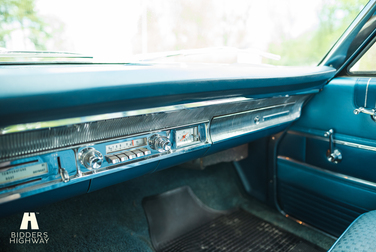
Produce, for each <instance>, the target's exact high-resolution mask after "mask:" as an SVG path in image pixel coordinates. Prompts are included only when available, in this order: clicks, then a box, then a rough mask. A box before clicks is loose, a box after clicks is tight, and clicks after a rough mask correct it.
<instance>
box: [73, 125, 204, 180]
mask: <svg viewBox="0 0 376 252" xmlns="http://www.w3.org/2000/svg"><path fill="white" fill-rule="evenodd" d="M207 131H208V123H199V124H194V125H187V126H184V127H179V128H173V129H166V130H160V131H154V132H151V133H147V134H139V135H136V136H132V137H126V138H123V139H119V140H115V141H109V142H103V143H98V144H94V145H90V147H88V146H86V147H81V148H79V149H78V164H79V169H80V171H81V172H82V173H83V174H88V173H96V172H101V171H104V170H106V169H110V168H112V167H118V166H125V167H124V168H127V167H126V165H128V164H135V163H137V162H139V161H142V160H143V161H145V160H150V161H154V158H158V157H164V156H166V155H171V154H173V153H175V152H179V150H181V149H189V148H192V147H194V146H197V145H202V144H207V143H209V139H208V137H207ZM183 133H184V134H183ZM182 134H183V135H182ZM88 148H91V149H92V151H88V150H87V149H88ZM93 150H95V151H96V152H98V154H95V153H94V151H93ZM99 153H100V154H101V155H102V156H103V158H102V160H99V159H100V157H99ZM83 155H89V156H85V157H82V156H83ZM90 159H91V160H94V161H95V160H97V162H100V163H101V165H100V167H95V166H96V165H97V163H95V162H92V165H91V166H90V164H89V163H88V162H85V161H83V160H90ZM151 159H153V160H151Z"/></svg>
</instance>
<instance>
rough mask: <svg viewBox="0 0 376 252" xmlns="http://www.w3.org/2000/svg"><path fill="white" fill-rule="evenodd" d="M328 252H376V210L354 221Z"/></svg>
mask: <svg viewBox="0 0 376 252" xmlns="http://www.w3.org/2000/svg"><path fill="white" fill-rule="evenodd" d="M328 251H329V252H340V251H341V252H342V251H346V252H348V251H357V252H360V251H376V210H375V211H371V212H368V213H365V214H362V215H361V216H359V217H358V218H357V219H356V220H354V221H353V223H351V225H350V226H349V227H348V228H347V229H346V230H345V232H343V234H342V235H341V236H340V237H339V238H338V239H337V241H336V242H335V243H334V244H333V246H332V247H331V248H330V249H329V250H328Z"/></svg>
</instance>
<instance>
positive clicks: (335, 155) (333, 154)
mask: <svg viewBox="0 0 376 252" xmlns="http://www.w3.org/2000/svg"><path fill="white" fill-rule="evenodd" d="M333 134H334V130H333V129H330V130H328V131H327V132H326V133H325V134H324V136H326V137H329V149H328V150H327V151H326V158H327V159H328V161H329V162H332V163H335V164H338V163H340V162H341V161H342V153H341V152H340V151H339V150H338V149H334V137H333Z"/></svg>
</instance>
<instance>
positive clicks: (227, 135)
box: [210, 96, 307, 143]
mask: <svg viewBox="0 0 376 252" xmlns="http://www.w3.org/2000/svg"><path fill="white" fill-rule="evenodd" d="M306 98H307V97H306V96H300V97H299V96H298V97H295V99H291V100H289V101H285V102H284V103H282V104H276V105H271V106H263V107H261V108H257V109H252V110H248V111H242V112H240V113H233V114H228V115H224V116H218V117H214V118H213V120H212V122H211V125H210V137H211V140H212V141H213V143H217V142H221V141H224V140H227V139H231V138H234V137H238V136H241V135H244V134H248V133H251V132H255V131H259V130H262V129H267V128H270V127H272V126H276V125H280V124H283V123H287V122H292V121H294V120H296V119H297V118H299V117H300V112H301V107H302V105H303V103H304V101H305V100H306Z"/></svg>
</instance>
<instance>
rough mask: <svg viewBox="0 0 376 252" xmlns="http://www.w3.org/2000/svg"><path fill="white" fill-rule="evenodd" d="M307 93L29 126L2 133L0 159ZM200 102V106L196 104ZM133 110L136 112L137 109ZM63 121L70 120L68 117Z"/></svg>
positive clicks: (194, 120)
mask: <svg viewBox="0 0 376 252" xmlns="http://www.w3.org/2000/svg"><path fill="white" fill-rule="evenodd" d="M308 97H309V95H294V96H278V97H271V98H263V99H251V98H231V99H222V100H216V101H210V102H200V103H191V104H186V105H178V106H172V107H170V109H171V110H170V111H168V112H158V113H151V112H155V111H157V110H154V109H150V110H139V111H138V112H137V113H147V114H141V115H133V116H130V115H131V114H132V113H133V112H132V111H131V112H132V113H131V112H124V113H117V116H123V115H128V117H120V118H115V119H107V120H100V121H94V122H88V123H77V124H69V125H66V126H60V127H51V128H50V127H48V128H44V129H42V128H41V129H38V130H31V128H30V130H27V131H25V132H18V133H12V134H5V135H0V160H1V161H8V160H13V159H16V158H21V157H24V156H30V155H35V154H37V153H45V152H46V151H57V150H60V149H64V148H74V147H76V146H79V145H82V144H89V145H90V143H93V142H97V141H107V140H110V139H115V138H119V137H125V136H129V135H133V134H138V133H146V132H150V131H154V130H159V129H167V128H171V127H181V126H183V125H186V124H194V123H199V122H203V121H210V120H212V118H213V117H218V116H223V115H229V114H234V113H241V112H244V111H249V110H260V111H262V110H265V109H264V108H266V107H270V106H275V105H279V106H280V107H281V108H282V106H295V105H289V104H290V103H293V102H297V101H299V102H301V101H304V100H306V99H307V98H308ZM197 105H200V106H201V107H195V106H197ZM159 109H161V108H159ZM163 109H166V107H163ZM176 109H178V110H176ZM133 114H136V112H135V113H133ZM112 115H113V114H112ZM95 119H98V118H95ZM270 121H272V120H270ZM273 121H274V120H273ZM64 123H67V121H65V122H64ZM275 124H276V123H275ZM49 126H52V125H49Z"/></svg>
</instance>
